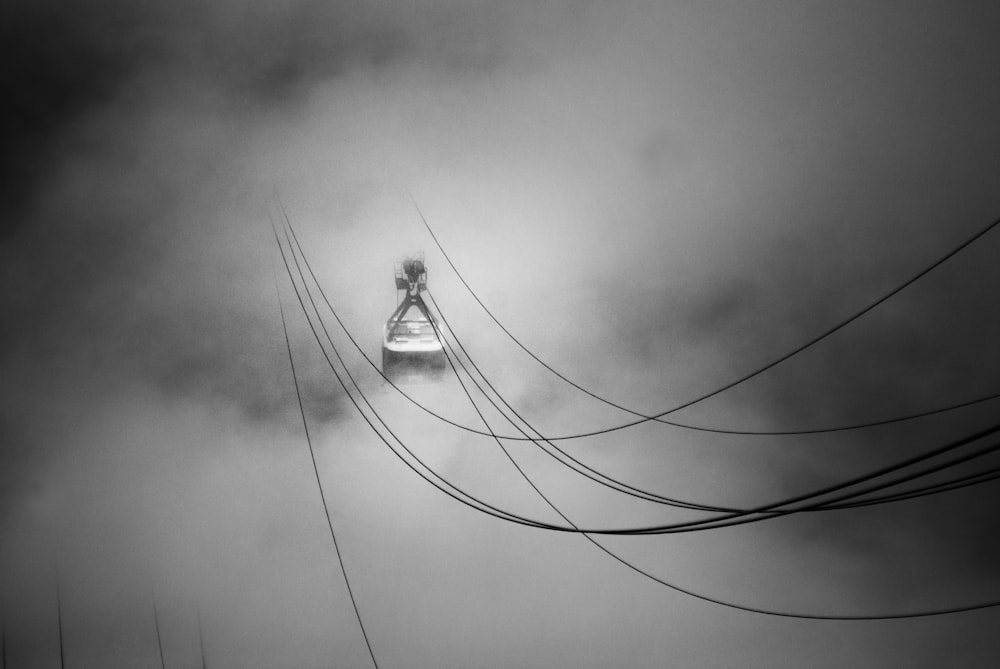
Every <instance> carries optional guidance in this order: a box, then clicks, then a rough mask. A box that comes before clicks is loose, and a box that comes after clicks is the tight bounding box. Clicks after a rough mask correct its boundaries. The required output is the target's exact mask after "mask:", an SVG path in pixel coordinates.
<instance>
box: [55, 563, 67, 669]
mask: <svg viewBox="0 0 1000 669" xmlns="http://www.w3.org/2000/svg"><path fill="white" fill-rule="evenodd" d="M56 619H57V620H58V622H59V666H60V667H61V669H66V652H65V649H64V648H63V645H64V644H63V626H62V597H61V596H60V593H59V579H58V578H57V579H56Z"/></svg>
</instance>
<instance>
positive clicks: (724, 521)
mask: <svg viewBox="0 0 1000 669" xmlns="http://www.w3.org/2000/svg"><path fill="white" fill-rule="evenodd" d="M274 232H275V239H276V241H278V245H279V249H281V250H282V258H283V260H284V251H283V249H282V247H281V244H280V241H279V240H278V238H277V230H275V231H274ZM294 258H295V256H294V254H293V259H294ZM285 266H286V271H287V272H288V274H289V278H292V274H291V269H290V267H289V265H288V263H287V260H285ZM299 274H300V277H302V279H303V280H304V275H303V273H302V271H301V267H300V268H299ZM293 285H294V279H293ZM305 288H306V292H307V294H308V295H309V298H310V301H311V302H312V304H313V309H314V310H315V311H316V315H317V318H318V319H319V321H320V324H321V326H323V329H324V331H325V332H326V334H327V339H328V341H329V342H330V345H331V348H333V351H334V353H335V355H336V356H337V358H338V360H340V362H341V365H342V366H344V368H345V372H346V373H347V375H348V377H349V378H350V379H351V381H352V384H353V385H354V387H355V390H356V391H357V392H358V393H359V395H360V396H361V397H362V399H363V400H364V401H365V403H366V404H367V406H368V408H369V410H370V411H371V412H372V413H373V415H375V417H376V418H377V419H378V420H379V422H380V423H381V424H382V425H383V426H384V427H385V428H386V429H387V431H389V433H390V434H392V436H393V438H394V439H395V440H396V441H397V442H399V443H400V445H401V446H402V447H403V448H404V449H405V450H406V451H407V453H409V454H410V455H411V456H412V457H414V458H415V459H417V461H418V462H420V464H421V465H422V466H423V467H424V468H426V469H427V470H428V471H430V472H431V473H433V474H435V476H436V477H437V478H438V479H439V480H441V481H442V482H444V483H445V484H446V485H448V486H449V487H451V488H452V489H454V490H456V491H458V492H459V493H461V494H463V495H465V496H468V497H470V498H471V497H472V496H471V495H469V493H466V492H464V491H462V490H461V489H459V488H457V487H456V486H453V485H451V484H450V483H448V482H447V480H446V479H444V478H443V477H441V476H440V475H438V474H436V473H435V472H434V471H433V470H432V469H430V468H429V467H428V466H427V465H426V464H424V463H423V462H422V461H420V460H419V459H418V458H416V456H415V455H414V454H413V453H412V451H410V450H409V449H408V448H407V447H406V446H405V444H404V442H402V440H400V439H399V437H398V436H397V435H395V434H394V433H393V432H392V431H391V430H390V429H389V428H388V425H387V424H386V423H385V421H384V420H383V419H382V418H381V416H380V415H379V414H378V412H377V411H376V410H375V409H374V407H373V406H372V405H371V403H370V402H369V401H368V399H367V397H366V396H365V395H364V393H363V392H362V391H361V389H360V387H359V386H358V385H357V383H356V381H355V380H354V378H353V376H352V375H351V374H350V372H349V370H348V369H347V368H346V365H344V361H343V359H342V358H341V357H340V353H339V351H338V350H337V348H336V346H335V345H334V344H333V341H332V338H331V337H330V336H329V332H328V331H326V328H325V325H324V324H323V321H322V317H321V316H320V314H319V312H318V309H317V308H316V304H315V301H314V300H313V299H312V295H311V292H310V291H309V289H308V285H307V284H305ZM296 296H297V297H298V300H299V304H300V306H301V307H302V309H303V312H304V313H306V314H307V320H309V319H308V313H307V312H308V310H307V309H306V307H305V303H304V302H303V300H302V297H301V295H299V293H298V289H297V288H296ZM309 325H310V328H311V329H312V332H313V335H314V337H315V338H316V341H317V343H318V344H319V345H320V348H321V350H322V351H323V355H324V357H325V358H326V360H327V363H328V365H329V366H330V368H331V370H332V371H333V372H334V374H335V376H337V379H338V381H339V382H340V384H341V386H342V387H343V388H344V390H345V393H347V395H348V397H349V398H350V399H351V401H352V403H353V404H354V406H355V408H357V409H358V411H359V412H360V413H362V416H363V417H364V419H365V420H366V422H368V424H369V426H370V427H372V429H373V430H375V432H376V434H377V435H378V436H379V438H380V439H382V441H383V442H384V443H386V445H387V446H389V448H390V449H391V450H393V453H395V454H396V455H397V457H399V458H400V459H401V460H403V462H404V463H406V464H407V465H408V466H410V468H411V469H413V470H414V471H415V472H417V473H418V474H419V475H421V477H422V478H424V480H426V481H428V482H429V483H431V484H432V485H435V487H437V488H438V489H439V490H442V492H445V493H446V494H448V495H449V496H451V497H452V498H454V499H458V501H462V502H463V503H465V504H467V505H468V506H472V507H473V508H477V507H476V506H475V505H473V504H469V503H468V502H466V501H465V500H462V499H459V498H458V497H456V496H455V495H453V494H451V493H450V492H449V491H446V490H444V489H442V488H441V487H440V486H438V485H437V484H435V483H434V482H433V481H430V479H428V478H427V477H426V476H424V475H423V473H422V472H420V471H419V470H417V469H416V468H414V467H413V466H412V465H411V464H410V463H409V462H407V461H406V459H405V458H403V457H402V456H400V455H399V454H398V453H396V451H395V449H393V448H392V446H391V444H389V443H388V441H387V440H386V439H385V438H384V437H383V436H382V435H381V434H380V433H379V432H378V430H377V429H376V428H375V427H374V424H373V423H372V422H371V420H370V419H368V417H367V416H366V415H365V414H364V413H363V412H362V411H361V409H360V406H359V405H358V404H357V402H356V401H355V400H354V398H353V396H351V394H350V392H349V391H348V390H347V387H346V385H344V383H343V381H342V380H341V379H340V377H339V374H337V372H336V369H335V367H334V365H333V362H332V361H331V360H330V358H329V356H328V355H327V354H326V351H325V348H324V347H323V345H322V342H321V340H320V339H319V334H318V332H317V331H316V329H315V327H314V326H313V325H312V321H311V320H309ZM996 431H1000V426H995V427H994V428H991V429H989V430H986V431H984V432H982V433H977V434H975V435H971V436H969V437H966V438H964V439H961V440H958V441H956V442H952V443H950V444H948V445H946V446H943V447H941V448H939V449H935V450H933V451H931V452H928V453H924V454H922V455H920V456H917V457H916V458H911V459H909V460H906V461H904V462H902V463H897V464H895V465H890V466H888V467H884V468H882V469H880V470H877V471H875V472H870V473H869V474H866V475H863V476H861V477H856V478H854V479H851V480H849V481H844V482H841V483H839V484H836V485H833V486H828V487H827V488H824V489H821V490H818V491H813V492H810V493H805V494H803V495H799V496H797V497H794V498H790V499H786V500H782V501H779V502H775V503H772V504H769V505H766V506H761V507H756V508H754V509H749V510H742V511H740V512H738V513H732V514H730V515H729V516H726V517H722V518H710V519H699V520H695V521H690V522H686V523H673V524H669V525H658V526H652V527H642V528H607V529H605V528H602V529H590V528H588V529H586V530H579V529H575V528H572V527H564V526H559V525H551V524H547V523H542V522H540V521H533V520H531V519H526V518H524V517H522V516H517V515H516V514H511V513H510V512H506V511H503V510H501V509H498V508H497V507H492V506H488V505H487V506H488V508H490V509H492V510H494V511H497V512H499V514H497V513H490V512H487V513H490V515H495V516H497V517H500V518H502V519H505V520H509V521H511V522H516V523H518V524H525V525H531V526H535V527H539V528H541V529H550V530H557V531H564V532H577V531H585V532H588V533H591V534H619V535H634V534H670V533H679V532H691V531H699V530H703V529H717V528H719V527H727V526H731V525H742V524H746V523H751V522H758V521H761V520H766V519H769V518H773V517H779V516H783V515H788V514H791V513H799V512H802V511H811V510H814V509H819V508H822V507H823V505H824V504H825V502H820V503H817V504H814V505H810V506H808V507H802V508H797V509H787V510H786V509H782V508H781V507H783V506H785V505H787V504H789V503H793V502H801V501H806V500H808V499H811V498H815V497H819V496H822V495H825V494H829V493H832V492H835V491H837V490H841V489H844V488H848V487H852V486H854V485H857V484H859V483H862V482H865V481H868V480H871V479H873V478H878V477H881V476H884V475H886V474H888V473H892V472H894V471H897V470H899V469H903V468H905V467H909V466H912V465H913V464H916V463H918V462H921V461H923V460H927V459H931V458H934V457H937V456H939V455H942V454H943V453H946V452H949V451H951V450H955V449H957V448H960V447H962V446H964V445H967V444H968V443H970V442H972V441H975V440H977V439H980V438H983V437H984V436H988V435H989V434H992V433H993V432H996ZM998 449H1000V444H995V445H992V446H990V447H987V448H986V449H981V450H980V451H978V452H976V453H974V454H973V455H971V456H966V457H963V458H961V459H959V460H957V461H952V462H948V463H944V464H941V465H936V466H934V467H932V468H930V469H927V470H923V471H921V472H918V473H916V474H911V475H907V476H906V477H904V478H903V479H900V480H897V481H895V482H893V481H890V482H888V483H886V482H883V483H880V484H876V485H874V486H870V487H869V488H867V489H865V490H861V491H856V492H853V493H848V494H846V495H842V496H841V497H838V498H836V500H829V501H842V500H846V499H851V498H854V497H857V496H860V495H863V494H868V493H871V492H875V491H878V490H882V489H885V488H887V487H891V486H894V485H897V484H898V483H902V482H906V481H910V480H913V479H915V478H919V477H922V476H928V475H931V474H934V473H936V472H938V471H941V470H943V469H946V468H949V467H952V466H955V465H957V464H961V463H962V462H965V461H967V460H970V459H973V458H976V457H982V456H984V455H986V454H988V453H990V452H992V451H994V450H998ZM473 499H475V498H473ZM477 501H479V502H480V503H482V502H481V501H480V500H477ZM478 510H482V509H478ZM503 514H506V516H507V517H504V516H503ZM755 515H757V516H760V517H751V516H755Z"/></svg>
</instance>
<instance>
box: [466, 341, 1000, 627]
mask: <svg viewBox="0 0 1000 669" xmlns="http://www.w3.org/2000/svg"><path fill="white" fill-rule="evenodd" d="M451 350H452V353H454V349H451ZM446 355H448V354H447V352H446ZM448 360H449V363H450V362H451V357H450V356H448ZM451 369H452V371H453V372H454V373H455V377H456V378H457V379H458V380H459V384H460V385H461V386H462V390H463V391H464V392H465V396H466V397H467V398H468V400H469V402H470V403H471V404H472V406H473V407H474V408H475V409H476V413H477V414H478V416H479V417H480V419H481V420H482V422H483V424H484V425H485V426H486V429H487V430H488V431H492V427H491V426H490V424H489V422H488V421H487V420H486V418H485V417H484V416H483V414H482V412H480V411H479V408H478V407H477V406H476V402H475V400H474V399H473V397H472V394H471V393H470V392H469V391H468V389H467V388H466V386H465V384H464V383H463V382H462V381H461V376H460V374H459V372H458V369H457V368H456V367H455V365H454V364H451ZM465 371H466V374H469V372H468V370H467V369H466V370H465ZM469 378H470V379H471V378H472V376H471V374H469ZM494 440H495V441H496V443H497V445H498V446H499V447H500V449H501V450H502V451H503V453H504V454H505V455H506V456H507V459H508V460H510V462H511V464H512V465H513V466H514V468H515V469H516V470H517V471H518V473H519V474H520V475H521V476H522V478H524V480H525V481H526V482H527V483H528V485H530V486H531V488H532V489H533V490H534V491H535V492H536V493H537V494H538V496H539V497H540V498H541V499H542V500H543V501H544V502H545V503H546V504H547V505H548V506H549V507H550V508H551V509H552V510H553V511H555V512H556V513H557V514H558V515H559V516H560V517H561V518H562V519H563V520H564V521H566V523H568V524H569V525H571V526H573V527H574V528H575V529H576V530H577V531H578V532H579V533H580V534H581V535H582V536H583V537H584V538H585V539H586V540H587V541H589V542H590V543H591V544H593V545H594V546H596V547H597V548H598V549H600V550H601V551H602V552H604V553H605V554H606V555H608V556H609V557H611V558H613V559H614V560H616V561H617V562H619V563H620V564H622V565H623V566H625V567H628V568H629V569H631V570H632V571H634V572H636V573H637V574H639V575H641V576H643V577H645V578H648V579H650V580H652V581H654V582H656V583H658V584H660V585H663V586H665V587H667V588H669V589H671V590H674V591H676V592H679V593H681V594H684V595H687V596H689V597H693V598H695V599H699V600H701V601H704V602H708V603H711V604H716V605H718V606H722V607H725V608H729V609H735V610H738V611H745V612H748V613H755V614H760V615H766V616H773V617H781V618H794V619H804V620H829V621H870V620H896V619H904V618H923V617H928V616H940V615H949V614H955V613H965V612H970V611H976V610H980V609H986V608H992V607H997V606H1000V601H989V602H983V603H978V604H972V605H966V606H958V607H944V608H936V609H923V610H919V611H910V612H904V613H878V614H835V613H813V612H796V611H782V610H779V609H770V608H765V607H759V606H749V605H744V604H739V603H736V602H732V601H727V600H724V599H721V598H718V597H711V596H708V595H704V594H701V593H698V592H695V591H693V590H690V589H688V588H682V587H680V586H677V585H675V584H673V583H670V582H669V581H666V580H665V579H662V578H660V577H658V576H656V575H654V574H652V573H651V572H649V571H647V570H645V569H643V568H641V567H638V566H637V565H635V564H634V563H633V562H631V561H630V560H627V559H625V558H623V557H621V556H620V555H618V554H617V553H616V552H614V551H612V550H611V549H609V548H607V547H606V546H604V544H602V543H601V542H599V541H598V540H596V539H595V538H594V537H592V536H590V533H588V532H586V531H583V530H580V529H579V527H577V526H576V525H575V524H574V523H573V521H572V520H570V518H569V517H568V516H567V515H566V514H565V513H563V511H561V510H560V509H559V508H558V507H557V506H556V505H555V503H553V502H552V500H550V499H549V497H547V496H546V495H545V494H544V493H543V492H542V490H541V489H540V488H539V487H538V485H537V484H536V483H535V482H534V481H533V480H532V479H531V477H529V476H528V474H527V473H526V472H525V471H524V469H523V468H522V467H521V466H520V465H519V464H518V463H517V461H516V460H515V459H514V458H513V457H512V456H511V454H510V452H509V451H508V450H507V448H506V447H504V445H503V442H502V440H501V439H500V438H499V437H494Z"/></svg>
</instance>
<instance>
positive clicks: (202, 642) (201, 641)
mask: <svg viewBox="0 0 1000 669" xmlns="http://www.w3.org/2000/svg"><path fill="white" fill-rule="evenodd" d="M195 613H196V615H197V617H198V649H199V650H200V651H201V669H208V662H206V661H205V635H204V634H203V633H202V628H201V606H199V607H198V609H197V610H196V612H195Z"/></svg>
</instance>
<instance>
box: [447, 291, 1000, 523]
mask: <svg viewBox="0 0 1000 669" xmlns="http://www.w3.org/2000/svg"><path fill="white" fill-rule="evenodd" d="M427 296H428V297H429V298H430V300H431V304H432V305H433V306H434V309H435V311H437V315H438V317H439V318H440V319H441V321H442V322H443V323H444V325H445V327H446V328H448V331H449V333H450V336H451V337H452V338H453V339H454V340H455V345H457V346H458V349H459V350H460V351H461V353H462V354H463V355H464V357H465V358H466V359H467V360H468V361H469V364H471V365H472V367H473V369H475V371H476V373H477V374H478V375H479V376H480V377H481V378H482V379H483V381H484V383H485V384H486V385H487V386H488V387H489V389H490V390H491V391H493V394H495V395H496V396H497V398H498V399H499V400H500V402H502V403H503V404H504V405H505V406H506V407H507V408H508V409H509V410H510V411H511V412H512V413H513V414H514V415H515V416H517V418H518V419H519V420H520V421H521V422H522V423H524V424H525V425H526V426H527V427H528V428H529V429H531V430H532V431H534V432H535V433H536V434H539V436H541V433H539V432H538V430H537V429H536V428H534V427H532V425H531V424H530V423H529V422H528V421H527V420H526V419H525V418H524V417H522V416H521V415H520V414H519V413H517V411H516V410H515V409H514V408H513V407H512V406H511V405H510V403H509V402H507V400H506V399H505V398H504V397H503V395H501V394H500V393H499V391H497V389H496V388H495V387H494V386H493V384H492V383H490V380H489V378H488V377H486V375H485V374H484V373H483V371H482V370H481V369H480V368H479V366H478V365H477V364H476V361H475V360H474V359H473V358H472V357H471V356H470V355H469V352H468V350H466V348H465V347H464V346H463V345H462V342H461V340H460V339H459V338H458V335H457V334H456V333H455V331H454V330H453V329H452V328H451V325H450V324H449V323H448V320H447V318H446V317H445V315H444V313H443V312H442V311H441V308H440V306H439V305H438V304H437V302H436V301H435V300H434V295H433V294H431V293H430V291H427ZM439 336H440V337H441V338H442V341H445V342H446V341H447V340H446V338H445V337H444V334H443V333H439ZM448 345H449V346H450V347H451V349H452V352H453V354H454V356H455V359H456V361H457V362H458V364H459V365H460V366H461V367H462V369H463V370H464V371H465V373H466V375H467V376H468V377H469V379H470V380H471V381H472V383H473V384H474V385H475V386H476V388H477V389H478V390H479V392H480V393H481V394H482V395H483V397H485V398H486V399H487V400H488V401H489V402H490V403H491V404H492V405H493V406H494V408H496V409H497V411H499V412H500V414H501V415H502V416H503V417H504V418H506V419H507V421H508V422H510V424H511V425H513V426H514V427H515V428H516V429H518V430H521V428H520V427H518V426H517V424H515V423H514V422H513V421H512V420H511V419H510V417H508V416H507V415H506V414H505V413H504V412H503V410H502V409H501V408H500V407H499V406H498V405H497V403H496V402H495V401H493V399H492V398H491V397H490V396H489V394H488V393H486V391H485V389H484V388H483V387H482V386H481V385H480V384H479V383H478V382H477V381H476V379H475V377H474V376H473V374H472V373H471V372H470V371H469V369H468V368H467V367H466V366H465V364H464V363H463V362H462V356H460V355H459V353H458V351H455V350H454V346H452V345H451V344H448ZM539 441H541V442H545V439H544V438H542V439H540V440H539ZM539 445H540V444H539ZM549 445H550V446H551V447H552V448H553V449H555V450H556V451H558V452H559V453H560V454H562V455H563V456H565V457H566V458H567V459H568V460H570V461H571V462H573V463H575V464H577V465H579V466H580V467H582V468H584V469H586V470H587V471H589V472H592V473H593V474H596V475H597V476H600V477H603V478H605V479H607V480H608V481H610V482H612V483H614V484H617V485H618V486H622V487H624V488H627V489H628V490H622V489H621V488H618V487H616V486H613V485H610V484H608V483H605V482H604V481H602V480H600V479H597V478H594V477H593V476H590V475H588V473H587V472H584V471H580V470H579V469H577V468H575V467H573V466H572V465H570V464H569V463H568V462H565V461H563V460H561V459H560V458H558V457H557V456H555V455H554V454H552V453H550V452H549V451H548V450H546V449H545V448H544V447H542V450H543V451H545V452H546V453H548V454H549V455H550V456H551V457H553V458H554V459H556V460H557V461H558V462H560V463H561V464H563V465H565V466H567V467H570V468H571V469H573V471H576V472H577V473H579V474H581V475H583V476H585V477H586V478H588V479H590V480H592V481H595V482H597V483H601V484H602V485H606V486H607V487H610V488H612V489H614V490H618V491H619V492H623V493H626V494H631V493H630V492H629V490H631V491H636V492H638V493H642V494H645V495H651V496H653V497H654V498H653V499H650V498H649V497H641V499H647V500H648V501H653V502H660V503H665V504H670V505H672V506H683V507H684V508H691V509H699V510H703V511H718V512H734V513H745V512H746V511H747V510H746V509H733V508H729V507H717V506H706V505H699V504H694V503H691V502H686V501H682V500H676V499H671V498H667V497H662V496H659V495H655V493H650V492H648V491H645V490H642V489H641V488H635V487H633V486H630V485H628V484H626V483H623V482H621V481H618V480H617V479H615V478H613V477H610V476H608V475H606V474H604V473H602V472H600V471H597V470H595V469H593V468H591V467H589V466H588V465H586V464H585V463H583V462H581V461H579V460H577V459H576V458H574V457H573V456H572V455H570V454H569V453H566V452H565V451H563V450H562V449H560V448H559V447H558V446H556V445H555V444H551V443H550V444H549ZM989 473H992V471H990V472H979V473H978V474H974V475H971V476H966V477H962V478H959V479H954V480H949V481H943V482H939V483H936V484H933V485H930V486H926V487H924V488H918V489H911V490H907V491H904V492H901V493H895V494H892V495H888V496H884V497H875V498H866V499H865V500H863V501H862V502H855V503H844V504H829V503H824V504H823V505H822V506H821V507H819V508H814V509H808V510H810V511H827V510H835V509H846V508H854V507H855V506H871V505H873V504H882V503H886V502H889V501H897V498H898V499H899V500H902V499H912V498H914V497H922V496H925V495H930V494H936V493H937V492H946V491H950V490H957V489H959V488H963V487H966V486H968V485H974V484H977V483H985V482H987V481H989V480H992V478H985V479H983V480H976V481H974V482H969V481H970V479H973V478H978V477H981V476H984V475H986V474H989ZM963 482H965V483H963ZM960 483H961V485H953V484H960ZM891 485H895V484H891ZM886 487H889V486H886ZM633 496H639V495H633ZM660 500H663V501H660Z"/></svg>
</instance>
